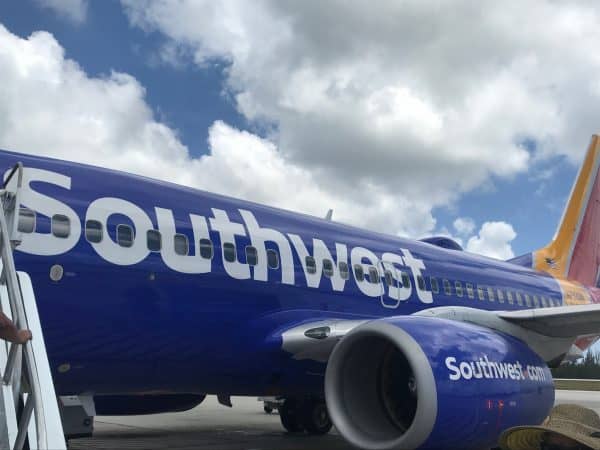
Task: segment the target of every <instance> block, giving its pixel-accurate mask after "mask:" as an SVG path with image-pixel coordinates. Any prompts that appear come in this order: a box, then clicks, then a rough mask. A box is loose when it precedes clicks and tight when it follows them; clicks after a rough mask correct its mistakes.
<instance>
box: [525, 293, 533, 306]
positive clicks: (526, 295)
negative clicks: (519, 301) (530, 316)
mask: <svg viewBox="0 0 600 450" xmlns="http://www.w3.org/2000/svg"><path fill="white" fill-rule="evenodd" d="M525 303H526V304H527V306H529V307H531V306H532V305H531V296H530V295H529V294H525Z"/></svg>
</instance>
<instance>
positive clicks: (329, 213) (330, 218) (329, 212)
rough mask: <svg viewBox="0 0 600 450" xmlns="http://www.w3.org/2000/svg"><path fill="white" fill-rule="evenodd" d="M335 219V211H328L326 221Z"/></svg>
mask: <svg viewBox="0 0 600 450" xmlns="http://www.w3.org/2000/svg"><path fill="white" fill-rule="evenodd" d="M332 217H333V209H330V210H329V211H327V214H325V220H332Z"/></svg>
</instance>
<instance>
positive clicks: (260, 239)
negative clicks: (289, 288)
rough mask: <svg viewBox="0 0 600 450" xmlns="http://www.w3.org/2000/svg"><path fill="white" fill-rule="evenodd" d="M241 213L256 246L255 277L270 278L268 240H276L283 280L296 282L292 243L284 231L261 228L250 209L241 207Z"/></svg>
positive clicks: (260, 279) (259, 279)
mask: <svg viewBox="0 0 600 450" xmlns="http://www.w3.org/2000/svg"><path fill="white" fill-rule="evenodd" d="M239 211H240V214H241V215H242V218H243V219H244V222H246V228H247V229H248V234H249V235H250V242H251V243H252V245H253V246H254V247H255V248H256V254H257V264H256V265H255V266H254V279H255V280H258V281H267V280H268V279H269V268H268V266H267V248H266V245H265V243H266V242H274V243H276V244H277V247H278V248H279V252H278V253H279V265H280V267H281V282H282V283H284V284H294V278H295V277H294V257H293V256H292V249H291V248H290V243H289V242H288V240H287V239H286V238H285V236H284V235H283V233H280V232H279V231H277V230H273V229H270V228H261V226H260V225H259V224H258V222H257V221H256V218H255V217H254V214H252V213H251V212H250V211H246V210H244V209H240V210H239Z"/></svg>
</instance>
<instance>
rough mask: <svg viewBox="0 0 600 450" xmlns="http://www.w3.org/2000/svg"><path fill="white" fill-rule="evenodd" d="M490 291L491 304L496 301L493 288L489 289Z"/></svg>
mask: <svg viewBox="0 0 600 450" xmlns="http://www.w3.org/2000/svg"><path fill="white" fill-rule="evenodd" d="M487 291H488V299H489V300H490V302H493V301H494V290H493V289H492V288H491V287H488V288H487Z"/></svg>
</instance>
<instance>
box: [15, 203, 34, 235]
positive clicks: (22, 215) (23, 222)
mask: <svg viewBox="0 0 600 450" xmlns="http://www.w3.org/2000/svg"><path fill="white" fill-rule="evenodd" d="M18 230H19V231H20V232H21V233H33V232H34V230H35V212H34V211H32V210H31V209H29V208H24V207H21V209H19V225H18Z"/></svg>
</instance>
